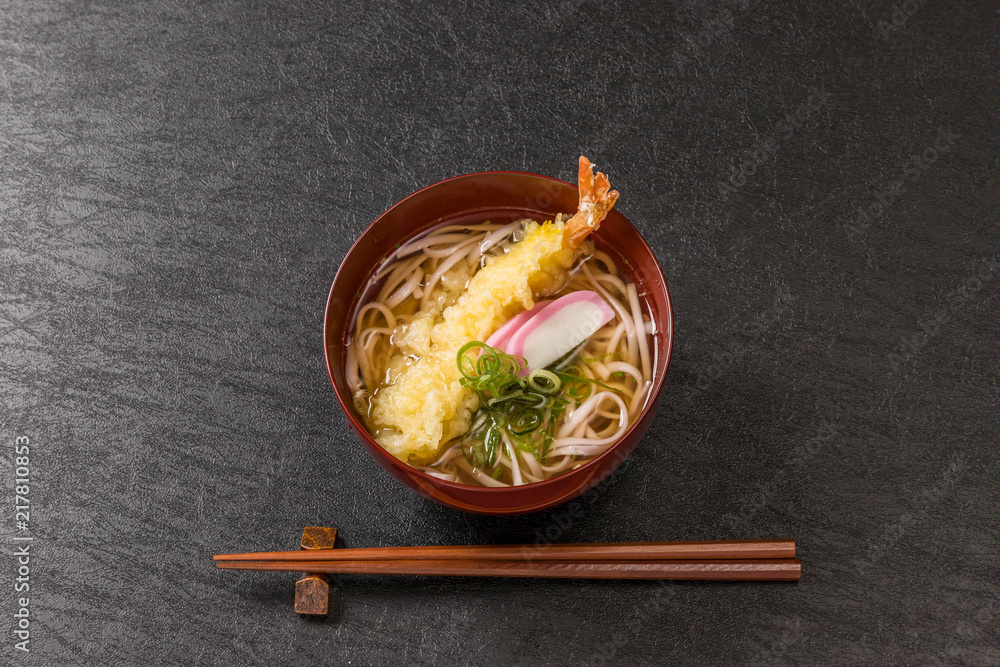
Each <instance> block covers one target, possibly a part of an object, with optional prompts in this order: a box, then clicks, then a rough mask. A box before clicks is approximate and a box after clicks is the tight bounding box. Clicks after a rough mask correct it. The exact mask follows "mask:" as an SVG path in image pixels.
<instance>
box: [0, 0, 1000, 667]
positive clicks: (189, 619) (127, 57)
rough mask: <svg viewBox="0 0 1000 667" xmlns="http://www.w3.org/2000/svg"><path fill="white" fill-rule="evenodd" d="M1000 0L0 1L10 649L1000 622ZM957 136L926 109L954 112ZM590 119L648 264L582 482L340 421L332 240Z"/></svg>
mask: <svg viewBox="0 0 1000 667" xmlns="http://www.w3.org/2000/svg"><path fill="white" fill-rule="evenodd" d="M998 35H1000V13H998V11H997V9H996V3H995V2H993V1H992V0H981V1H976V2H963V3H944V2H940V1H938V0H927V1H926V2H923V1H922V0H906V1H905V2H904V1H900V2H896V3H894V2H893V1H892V0H877V1H876V0H872V1H864V2H860V1H859V2H830V3H822V6H816V5H815V3H790V2H789V3H778V2H752V1H750V0H717V1H708V2H669V3H666V2H646V3H642V6H640V5H639V4H638V3H624V2H620V3H611V4H601V5H598V4H597V3H594V2H589V1H587V2H580V1H576V0H570V1H563V2H552V3H548V2H544V3H543V2H537V3H521V2H483V3H480V2H461V3H454V4H448V5H447V6H445V5H444V3H441V4H438V5H431V4H430V3H418V2H388V1H386V2H374V3H370V4H357V3H350V2H348V3H340V2H320V1H316V0H309V1H304V2H297V3H285V4H284V6H281V5H279V4H278V3H269V4H262V3H256V2H213V3H181V2H175V1H173V0H163V1H158V2H144V1H141V2H122V3H114V4H111V3H107V2H87V3H80V2H72V1H69V0H67V1H66V2H16V1H15V2H10V1H8V2H4V3H2V7H0V225H2V227H0V256H2V264H0V281H2V282H0V398H2V406H3V412H2V417H0V419H2V421H0V444H2V448H0V464H2V471H0V480H2V491H0V497H2V498H4V499H5V500H4V501H3V504H4V507H5V508H6V509H4V510H3V512H2V513H0V514H2V521H0V524H2V525H0V540H2V543H3V550H4V551H3V552H4V553H5V554H9V553H10V550H11V549H12V548H13V547H12V545H13V542H12V541H11V539H12V536H13V535H14V534H15V533H17V534H22V533H19V531H17V530H16V528H15V527H14V524H13V508H12V504H13V496H14V493H13V486H14V482H13V464H12V454H13V441H14V438H15V436H19V435H26V436H29V437H30V438H31V444H32V451H31V462H32V488H31V492H30V494H31V496H30V498H31V503H32V514H31V528H30V533H31V534H32V535H34V537H35V541H34V542H33V543H32V544H33V547H32V549H33V553H32V556H33V561H32V568H33V569H32V574H31V577H32V579H31V587H32V588H31V599H32V612H33V614H34V617H33V621H34V624H33V626H32V628H33V632H32V639H31V648H32V651H31V653H30V655H27V656H25V655H23V654H21V653H20V652H18V651H15V650H14V649H13V648H12V645H13V642H14V639H13V636H12V634H11V632H12V628H13V619H12V614H13V613H14V611H15V607H14V595H13V593H12V591H11V587H10V583H9V582H11V580H12V579H13V576H14V575H13V572H14V567H15V566H14V562H13V559H12V558H10V556H9V555H8V556H4V559H3V564H2V566H0V574H2V577H3V581H7V582H8V583H2V582H0V591H3V592H2V593H0V638H2V640H0V641H2V644H3V646H2V649H0V651H2V655H3V658H2V659H0V661H2V662H4V664H37V665H70V664H88V665H91V664H92V665H99V664H107V665H146V664H156V665H161V664H162V665H165V664H184V665H200V664H205V665H208V664H237V665H244V664H261V663H265V662H268V663H270V664H289V663H292V662H293V661H304V663H303V664H306V663H309V662H312V663H329V664H379V665H382V664H413V663H420V664H429V663H435V662H444V663H449V662H450V663H454V662H463V663H471V664H490V665H496V664H507V663H511V662H517V663H519V664H555V665H562V664H579V663H581V662H587V661H590V662H592V663H607V664H616V663H624V664H634V663H635V662H640V661H642V662H645V661H654V660H655V661H669V662H671V663H677V664H705V665H718V664H747V663H765V664H769V663H776V664H816V663H827V664H829V663H834V664H859V663H868V664H874V663H880V664H917V663H919V664H997V663H998V662H1000V636H998V627H1000V572H998V560H997V552H998V549H997V546H998V539H1000V528H998V519H1000V507H998V503H1000V483H998V477H1000V461H998V459H1000V455H998V449H997V445H998V433H1000V411H998V408H1000V384H998V378H1000V357H998V354H997V347H998V344H1000V332H998V325H1000V316H998V314H997V311H998V308H997V307H998V299H997V294H998V290H997V287H998V285H1000V228H998V225H997V214H998V206H1000V196H998V195H1000V188H998V186H1000V150H998V149H1000V116H998V114H1000V112H998V103H1000V80H998V71H1000V37H998ZM935 142H937V144H938V145H937V148H935ZM581 152H583V153H585V154H587V155H588V156H590V157H591V158H592V159H593V160H594V161H595V162H596V163H598V165H599V166H600V167H601V169H602V170H605V171H607V172H608V173H609V174H611V178H612V181H613V183H614V184H615V186H616V187H617V188H618V189H619V190H620V191H621V192H622V198H621V200H620V205H619V208H620V210H621V211H622V212H623V213H624V214H625V215H626V217H628V218H629V219H630V220H631V221H632V222H633V223H634V224H635V225H636V226H637V227H639V228H640V229H641V230H642V232H643V233H644V234H645V235H646V236H647V238H648V239H649V240H650V243H651V244H652V245H653V247H654V248H655V250H656V252H657V255H658V257H659V258H660V260H661V263H662V265H663V268H664V272H665V274H666V275H667V277H668V280H669V282H670V287H671V291H672V295H673V299H674V306H675V309H676V318H677V319H676V330H677V340H676V347H675V354H674V359H673V363H672V365H671V370H670V377H669V379H668V382H667V388H666V392H665V395H664V400H663V403H662V408H661V411H660V413H659V415H658V417H657V419H656V421H655V424H654V426H653V428H652V429H651V431H650V433H649V434H648V436H647V437H646V438H645V440H644V441H643V443H642V444H641V445H640V446H639V448H638V450H637V451H636V453H635V454H634V455H633V456H632V457H631V458H630V459H629V460H628V461H627V462H626V464H625V465H624V466H623V467H622V469H621V471H620V474H619V475H617V476H616V477H615V478H614V479H613V480H612V481H610V482H608V483H606V484H605V485H604V486H602V487H600V494H599V501H598V502H597V503H595V504H594V505H593V506H590V507H588V508H587V510H586V512H585V514H584V516H582V517H580V518H577V519H574V520H572V521H568V520H566V518H565V517H564V516H563V515H562V513H561V511H560V510H558V509H556V510H553V511H548V512H543V513H541V514H538V515H534V516H523V517H515V518H502V519H501V518H482V517H476V516H468V515H463V514H459V513H456V512H453V511H451V510H448V509H445V508H442V507H438V506H436V505H433V504H431V503H430V502H428V501H425V500H422V499H421V498H418V497H417V496H415V495H414V494H413V493H411V492H410V491H408V490H407V489H405V488H403V487H402V486H401V485H399V484H397V483H396V482H395V481H393V480H392V479H390V478H389V476H388V475H387V474H386V473H384V472H383V471H382V470H381V469H380V468H378V467H377V466H376V465H375V464H374V463H373V462H372V461H371V460H370V459H369V458H368V457H367V456H366V454H365V453H364V452H363V450H362V449H361V448H360V446H359V445H358V444H356V443H355V441H354V439H353V438H352V436H351V435H350V434H349V432H348V430H347V426H346V422H345V420H344V418H343V416H342V414H341V413H340V412H339V409H338V407H337V405H336V402H335V400H334V397H333V393H332V391H331V389H330V386H329V380H328V379H327V376H326V370H325V368H324V362H323V349H322V341H321V322H322V314H323V308H324V305H325V299H326V295H327V290H328V288H329V285H330V282H331V281H332V279H333V276H334V273H335V272H336V270H337V266H338V264H339V262H340V260H341V258H342V257H343V255H344V253H345V252H346V250H347V249H348V247H349V245H350V243H351V242H352V239H353V238H354V237H355V236H356V235H357V234H358V233H359V232H360V231H361V230H362V229H363V228H364V227H365V226H366V225H367V224H368V223H369V222H370V221H371V220H372V219H374V217H375V216H377V215H378V213H380V212H381V211H382V210H384V209H385V208H387V207H388V206H389V205H391V204H392V203H393V202H395V201H396V200H397V199H399V198H401V197H402V196H404V195H406V194H408V193H410V192H412V191H413V190H415V189H417V188H419V187H421V186H423V185H426V184H429V183H432V182H435V181H437V180H439V179H441V178H444V177H448V176H453V175H457V174H462V173H466V172H470V171H480V170H490V169H516V170H525V171H533V172H538V173H542V174H549V175H553V176H558V177H561V178H564V179H572V177H573V173H574V164H575V160H576V157H577V155H579V154H580V153H581ZM306 524H321V525H335V526H338V527H339V528H340V529H341V534H342V537H343V538H344V540H345V543H346V544H348V545H350V546H376V545H407V544H449V543H470V542H475V543H503V542H510V543H516V542H523V541H534V540H536V539H538V535H541V534H544V533H545V532H546V531H548V533H549V534H550V535H551V536H553V537H554V538H555V539H558V540H560V541H564V542H565V541H604V540H607V541H612V540H652V539H685V538H686V539H722V538H745V537H787V536H791V537H795V538H796V539H797V540H798V541H799V544H800V551H801V556H802V559H803V562H804V564H805V565H804V568H805V569H804V571H805V574H804V578H803V580H802V582H801V584H799V585H797V586H796V585H782V584H776V585H763V584H761V585H757V584H750V585H747V584H741V585H727V584H714V585H713V584H697V583H686V584H676V585H670V586H666V585H662V586H661V585H659V584H657V583H652V582H647V583H635V582H632V583H620V582H573V581H549V582H545V581H497V580H471V579H462V580H433V579H419V578H413V579H403V580H390V579H380V578H353V579H350V580H348V581H345V582H344V583H343V585H342V586H341V587H340V588H339V590H338V593H337V599H336V602H335V607H336V611H335V613H334V614H333V615H332V616H331V617H330V618H329V619H327V620H322V621H315V620H303V619H300V618H298V617H296V616H295V615H294V614H293V613H292V610H291V590H292V581H293V579H294V576H293V575H282V574H268V575H254V574H249V573H232V572H217V571H216V570H214V569H213V567H212V563H211V561H210V556H211V555H212V554H213V553H219V552H225V551H232V550H249V549H273V548H292V547H294V546H295V545H296V543H297V536H298V534H299V532H300V531H301V528H302V526H304V525H306Z"/></svg>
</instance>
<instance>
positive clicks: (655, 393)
mask: <svg viewBox="0 0 1000 667" xmlns="http://www.w3.org/2000/svg"><path fill="white" fill-rule="evenodd" d="M476 176H532V177H534V178H541V179H543V180H546V181H552V182H554V183H559V184H560V185H568V186H569V187H571V188H573V189H574V190H577V189H578V188H577V186H575V185H573V184H572V183H568V182H566V181H564V180H562V179H559V178H554V177H552V176H545V175H543V174H535V173H532V172H528V171H477V172H471V173H468V174H459V175H458V176H450V177H448V178H445V179H442V180H440V181H437V182H436V183H431V184H430V185H425V186H424V187H422V188H420V189H419V190H415V191H414V192H411V193H410V194H408V195H406V196H405V197H403V198H401V199H399V200H398V201H397V202H396V203H394V204H393V205H392V206H390V207H389V208H387V209H385V210H384V211H382V213H380V214H379V215H377V216H376V217H375V219H374V220H372V222H371V223H370V224H369V225H368V226H367V227H366V228H365V230H364V231H363V232H361V233H360V234H359V235H358V237H357V238H356V239H355V240H354V243H353V244H351V247H350V248H349V249H348V250H347V252H346V253H345V254H344V257H343V259H341V262H340V266H339V267H337V272H336V274H334V277H333V282H332V283H331V284H330V294H329V295H328V297H327V300H326V308H325V309H324V310H323V358H324V360H325V362H326V371H327V375H328V376H329V377H330V384H331V386H332V387H333V393H334V395H335V396H336V397H337V402H338V403H339V404H340V408H341V410H342V411H343V412H344V415H345V416H346V417H347V420H348V421H349V422H350V425H351V426H352V427H353V429H354V431H355V432H356V433H357V434H359V435H361V436H362V437H363V438H365V439H366V440H367V441H368V443H369V444H370V445H371V446H373V447H379V448H382V446H381V445H380V444H378V442H377V441H376V440H375V439H374V438H373V437H372V436H371V435H370V434H369V433H368V428H367V427H366V426H365V424H364V422H362V421H361V420H360V418H359V417H358V416H357V415H356V414H355V413H354V409H353V400H352V401H351V403H348V402H346V401H345V399H344V396H342V395H341V392H340V389H339V388H338V387H337V382H336V380H335V379H334V377H333V366H332V364H331V362H330V347H329V346H328V345H327V343H326V340H327V327H328V324H329V322H330V308H331V306H332V304H333V296H334V294H333V293H334V289H335V288H336V286H337V281H338V279H339V278H340V274H341V272H342V271H343V270H344V264H345V262H346V260H347V258H348V257H349V256H350V255H351V253H353V252H354V251H355V250H357V249H358V247H359V246H360V245H361V242H362V241H363V240H364V239H365V237H367V236H368V234H369V233H370V232H371V231H372V229H373V228H374V227H375V225H377V224H378V223H379V221H380V220H382V218H384V217H385V216H386V215H388V214H389V213H390V212H391V211H392V210H393V209H395V208H396V207H397V206H400V205H401V204H403V203H404V202H406V201H407V200H409V199H411V198H413V197H416V196H417V195H419V194H420V193H422V192H424V191H425V190H430V189H432V188H436V187H439V186H441V185H444V184H446V183H450V182H452V181H457V180H462V179H465V178H472V177H476ZM616 212H617V213H618V215H619V216H620V217H621V219H622V221H623V222H625V224H626V225H628V227H629V228H631V230H632V231H633V232H635V235H636V237H637V238H638V239H639V241H640V242H641V243H642V245H643V247H644V248H645V249H646V251H647V252H648V253H649V255H650V257H652V258H653V260H654V261H653V263H654V264H655V266H656V273H655V275H654V276H651V277H652V278H654V281H653V282H655V279H657V278H658V279H659V282H660V284H661V285H663V294H664V297H665V302H666V306H667V307H666V312H665V314H664V315H665V326H666V328H667V330H668V335H667V337H666V344H665V346H664V348H665V349H664V350H663V353H662V354H663V355H664V366H663V373H661V374H660V376H659V377H658V378H656V379H655V380H654V382H653V387H652V388H651V389H650V392H649V395H648V397H653V398H652V400H648V397H647V403H646V404H645V406H643V409H642V411H641V412H640V413H639V414H638V415H637V416H636V418H635V420H633V422H632V424H631V425H630V426H629V427H628V429H626V430H625V432H624V433H622V435H621V437H620V438H618V440H617V441H616V442H614V443H613V444H612V445H611V446H610V447H608V448H607V449H606V450H605V451H604V452H602V453H601V454H598V455H597V456H595V457H594V458H592V459H590V460H589V461H587V462H586V463H584V464H583V465H582V466H580V467H579V468H574V469H572V470H570V471H569V472H566V473H563V474H561V475H558V476H556V477H551V478H549V479H547V480H544V481H541V482H532V483H530V484H523V485H521V486H505V487H491V486H473V485H471V484H460V483H458V482H450V481H448V480H444V479H440V478H438V477H434V476H433V475H428V474H427V473H425V472H424V471H423V470H420V469H418V468H415V467H414V466H411V465H409V464H408V463H406V462H404V461H400V460H399V459H397V458H396V457H394V456H393V455H392V454H389V452H386V455H387V458H389V459H391V460H392V462H394V463H398V464H399V465H401V466H405V467H406V473H407V474H408V475H415V476H417V477H418V478H419V479H420V480H421V482H422V483H425V484H429V485H431V486H438V487H443V488H448V489H454V490H457V491H470V490H471V491H473V492H476V493H484V494H486V495H495V494H496V495H499V494H504V493H507V494H509V493H513V492H517V491H521V490H524V489H529V488H530V489H539V490H542V489H544V488H545V487H547V486H559V485H560V480H562V479H563V478H564V477H566V476H569V475H577V474H585V472H587V471H589V470H591V469H594V468H598V469H599V468H600V467H601V465H602V463H603V462H604V459H606V458H609V457H611V456H613V455H614V454H615V453H616V450H617V449H618V447H619V445H620V444H621V443H623V442H625V440H626V438H628V436H629V435H630V434H631V433H632V432H633V431H634V430H635V429H636V428H637V427H638V426H639V424H640V422H641V421H643V419H645V418H646V417H647V416H648V415H649V413H650V411H651V410H653V409H654V408H655V406H656V401H657V400H658V399H659V395H660V391H661V390H662V388H663V383H664V382H665V381H666V379H667V371H668V370H669V369H670V360H671V355H672V353H673V347H674V308H673V303H672V301H671V299H670V290H669V288H668V286H667V280H666V278H665V277H664V275H663V269H662V268H661V267H660V262H659V260H658V259H657V258H656V253H654V252H653V249H652V248H651V247H650V245H649V243H648V242H647V241H646V238H645V237H644V236H643V235H642V234H641V233H640V232H639V230H638V229H636V227H635V225H633V224H632V223H631V222H629V220H628V219H627V218H626V217H625V216H624V215H622V214H621V212H620V211H616ZM383 260H384V258H383ZM369 273H370V272H369ZM352 305H353V301H352ZM351 314H352V316H353V312H352V313H351ZM352 324H353V323H352ZM636 444H638V443H636ZM383 451H385V450H384V448H383ZM623 460H624V459H623ZM376 463H377V461H376ZM620 464H621V461H619V465H620ZM615 467H617V466H613V468H615ZM613 468H612V469H613ZM387 472H388V471H387ZM609 474H610V473H609ZM601 481H603V479H600V480H598V481H597V484H599V483H600V482H601ZM595 485H596V484H594V485H591V486H595Z"/></svg>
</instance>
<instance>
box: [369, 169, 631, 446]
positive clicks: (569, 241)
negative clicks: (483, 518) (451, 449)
mask: <svg viewBox="0 0 1000 667" xmlns="http://www.w3.org/2000/svg"><path fill="white" fill-rule="evenodd" d="M579 188H580V207H579V210H578V211H577V213H576V215H574V216H573V217H572V218H570V219H569V220H567V221H566V222H565V223H555V222H546V223H544V224H541V225H539V224H538V223H535V222H531V223H528V225H527V227H526V230H525V231H526V234H525V237H524V238H523V239H522V240H521V241H519V242H517V243H514V244H511V246H510V247H509V249H508V252H506V253H505V254H503V255H498V256H496V257H494V258H492V259H491V260H490V261H489V262H488V263H487V264H486V266H484V267H483V268H482V269H480V270H479V272H478V273H477V274H476V275H475V276H474V277H473V278H472V279H471V280H470V281H469V284H468V287H467V288H466V291H465V293H464V294H462V295H461V296H460V297H459V298H458V300H457V302H456V303H455V304H454V305H452V306H450V307H448V308H446V309H445V310H444V312H443V313H442V314H441V317H442V320H441V321H440V322H437V323H435V321H434V320H435V318H434V316H433V315H432V314H421V313H418V314H417V316H416V317H414V319H413V320H412V321H411V323H410V325H409V327H408V329H407V331H406V332H405V334H404V335H402V336H401V337H400V338H401V344H400V347H401V348H403V349H402V350H401V351H400V353H398V354H397V355H396V356H394V357H393V359H391V360H390V362H389V367H390V368H396V369H400V372H399V374H398V375H397V376H396V377H395V380H394V382H393V383H392V384H390V385H389V386H386V387H384V388H382V389H381V390H380V391H379V392H377V393H376V394H375V396H373V397H372V401H371V413H370V415H371V418H372V422H373V424H374V426H375V439H376V440H377V441H378V442H379V444H380V445H382V447H383V448H385V449H386V450H387V451H388V452H389V453H390V454H392V455H393V456H395V457H396V458H398V459H400V460H402V461H404V462H409V463H428V462H430V461H433V460H434V459H435V458H436V457H437V455H438V453H439V450H440V448H441V445H442V444H443V443H445V442H448V441H449V440H451V439H453V438H456V437H459V436H461V435H464V434H465V433H466V432H467V431H468V429H469V426H470V423H471V420H472V415H473V414H474V413H475V411H476V410H477V409H478V408H479V405H478V399H477V397H476V395H475V393H474V392H473V391H472V390H470V389H468V388H466V387H463V386H462V384H461V379H462V374H461V372H460V371H459V369H458V364H457V363H456V357H457V355H458V350H459V349H460V348H461V347H462V346H463V345H465V344H466V343H468V342H469V341H473V340H486V338H487V337H489V335H490V334H491V333H493V332H494V331H495V330H496V329H497V328H498V327H499V326H500V325H501V324H503V323H504V322H505V321H507V320H508V319H510V318H511V317H513V316H514V315H515V314H517V313H519V312H521V311H522V310H526V309H529V308H531V307H532V306H533V305H534V300H535V297H536V296H539V295H541V294H545V293H546V291H547V290H549V289H551V288H553V287H555V286H557V285H559V284H561V283H562V281H563V280H564V279H565V274H566V271H567V270H568V269H569V268H570V267H571V266H572V265H573V262H574V261H575V259H576V256H577V249H578V248H579V246H580V244H581V243H583V241H584V239H586V238H587V236H588V235H589V234H590V233H592V232H593V231H594V230H596V229H597V228H598V226H599V225H600V224H601V221H602V220H603V219H604V217H605V216H606V215H607V213H608V211H610V210H611V207H612V206H614V204H615V200H617V199H618V193H617V192H615V191H614V190H611V185H610V183H609V182H608V178H607V176H605V175H604V174H601V173H598V174H597V175H596V177H595V176H594V174H593V166H592V165H591V163H590V160H588V159H587V158H585V157H583V156H582V155H581V156H580V175H579ZM413 356H419V358H418V359H416V361H414V360H413ZM407 357H408V358H407Z"/></svg>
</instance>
